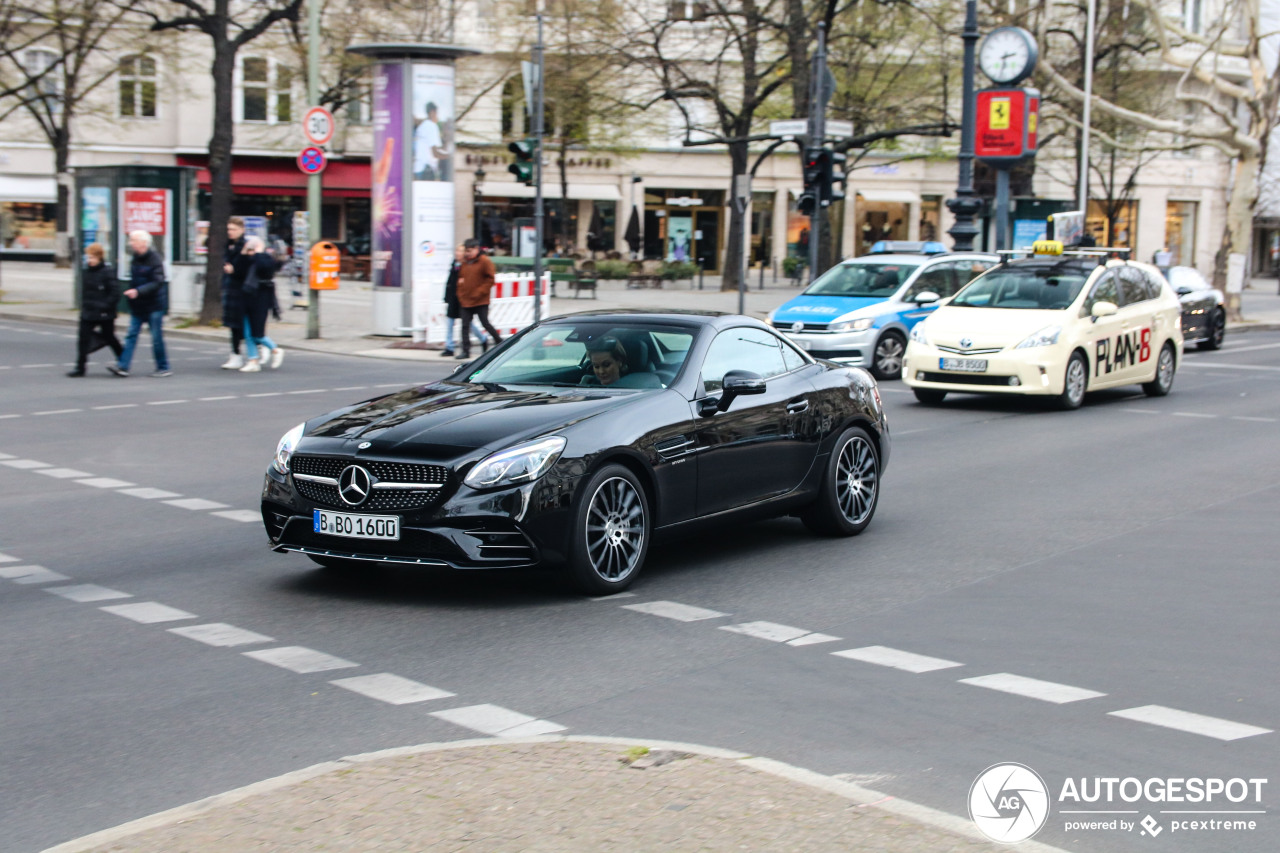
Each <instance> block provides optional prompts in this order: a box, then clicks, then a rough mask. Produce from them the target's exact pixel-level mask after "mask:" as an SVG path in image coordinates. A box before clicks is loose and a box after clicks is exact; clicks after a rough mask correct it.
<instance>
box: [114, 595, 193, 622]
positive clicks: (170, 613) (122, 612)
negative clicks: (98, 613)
mask: <svg viewBox="0 0 1280 853" xmlns="http://www.w3.org/2000/svg"><path fill="white" fill-rule="evenodd" d="M98 609H99V610H103V611H105V612H107V613H113V614H115V615H116V616H123V617H124V618H125V619H132V620H133V621H134V622H139V623H141V624H143V625H154V624H155V623H157V622H179V621H181V620H183V619H195V618H196V615H195V614H194V613H188V612H187V611H185V610H179V609H178V608H176V607H170V606H169V605H167V604H160V603H158V602H155V601H139V602H137V603H135V604H113V605H111V606H109V607H99V608H98Z"/></svg>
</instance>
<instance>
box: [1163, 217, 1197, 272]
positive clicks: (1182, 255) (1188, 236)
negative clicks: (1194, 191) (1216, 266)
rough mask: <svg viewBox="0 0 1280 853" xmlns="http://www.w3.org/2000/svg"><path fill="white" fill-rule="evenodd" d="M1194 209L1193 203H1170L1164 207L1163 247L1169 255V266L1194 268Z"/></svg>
mask: <svg viewBox="0 0 1280 853" xmlns="http://www.w3.org/2000/svg"><path fill="white" fill-rule="evenodd" d="M1196 207H1197V204H1196V202H1194V201H1171V202H1168V203H1167V204H1166V205H1165V213H1164V246H1165V248H1167V249H1168V250H1169V253H1170V255H1171V260H1170V264H1169V265H1170V266H1175V267H1179V266H1181V267H1191V266H1195V257H1196Z"/></svg>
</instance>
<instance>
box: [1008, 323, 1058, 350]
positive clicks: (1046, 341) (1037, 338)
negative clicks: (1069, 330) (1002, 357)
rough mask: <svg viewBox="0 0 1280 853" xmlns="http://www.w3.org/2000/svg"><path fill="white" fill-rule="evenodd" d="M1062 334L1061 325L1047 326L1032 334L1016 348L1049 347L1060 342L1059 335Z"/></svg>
mask: <svg viewBox="0 0 1280 853" xmlns="http://www.w3.org/2000/svg"><path fill="white" fill-rule="evenodd" d="M1061 334H1062V327H1061V326H1045V327H1044V328H1043V329H1041V330H1040V331H1038V332H1036V333H1034V334H1033V335H1031V337H1029V338H1027V339H1026V340H1025V341H1023V342H1022V343H1020V344H1018V345H1017V346H1016V347H1014V349H1028V348H1029V347H1048V346H1053V345H1054V344H1056V343H1057V342H1058V335H1061Z"/></svg>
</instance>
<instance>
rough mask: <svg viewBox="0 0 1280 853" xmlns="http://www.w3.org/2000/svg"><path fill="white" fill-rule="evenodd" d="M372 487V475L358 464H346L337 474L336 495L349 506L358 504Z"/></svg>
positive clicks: (362, 501)
mask: <svg viewBox="0 0 1280 853" xmlns="http://www.w3.org/2000/svg"><path fill="white" fill-rule="evenodd" d="M372 489H373V477H371V476H369V472H368V471H366V470H364V469H363V468H361V467H360V466H359V465H348V466H347V467H346V468H344V469H342V473H341V474H339V475H338V495H339V497H341V498H342V500H343V501H345V502H346V503H348V504H350V505H351V506H359V505H360V504H362V503H364V502H365V499H366V498H368V497H369V492H370V490H372Z"/></svg>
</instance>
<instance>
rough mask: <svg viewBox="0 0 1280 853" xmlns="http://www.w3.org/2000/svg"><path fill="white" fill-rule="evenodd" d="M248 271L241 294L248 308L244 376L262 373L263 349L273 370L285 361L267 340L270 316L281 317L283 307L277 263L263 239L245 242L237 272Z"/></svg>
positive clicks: (275, 345)
mask: <svg viewBox="0 0 1280 853" xmlns="http://www.w3.org/2000/svg"><path fill="white" fill-rule="evenodd" d="M240 268H243V270H244V287H243V288H242V290H241V294H242V304H243V305H244V344H245V354H246V356H247V360H246V361H245V364H244V367H242V368H240V372H241V373H258V372H260V371H261V370H262V361H263V360H264V358H263V357H261V356H260V353H261V351H262V350H263V349H265V350H267V351H268V354H267V355H266V356H265V361H266V362H267V363H268V364H269V365H270V367H271V369H272V370H275V369H276V368H278V367H279V366H280V363H281V362H283V361H284V350H283V349H282V348H281V347H280V345H279V344H277V343H276V342H275V341H273V340H271V338H269V337H267V314H268V313H275V315H276V316H277V318H278V317H279V314H280V308H279V303H277V302H276V287H275V281H274V278H275V274H276V261H275V258H273V257H271V255H270V254H268V252H267V251H266V245H265V244H264V243H263V242H262V238H261V237H249V238H248V239H246V240H245V243H244V251H243V252H241V255H240V261H239V262H238V264H237V269H240Z"/></svg>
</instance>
